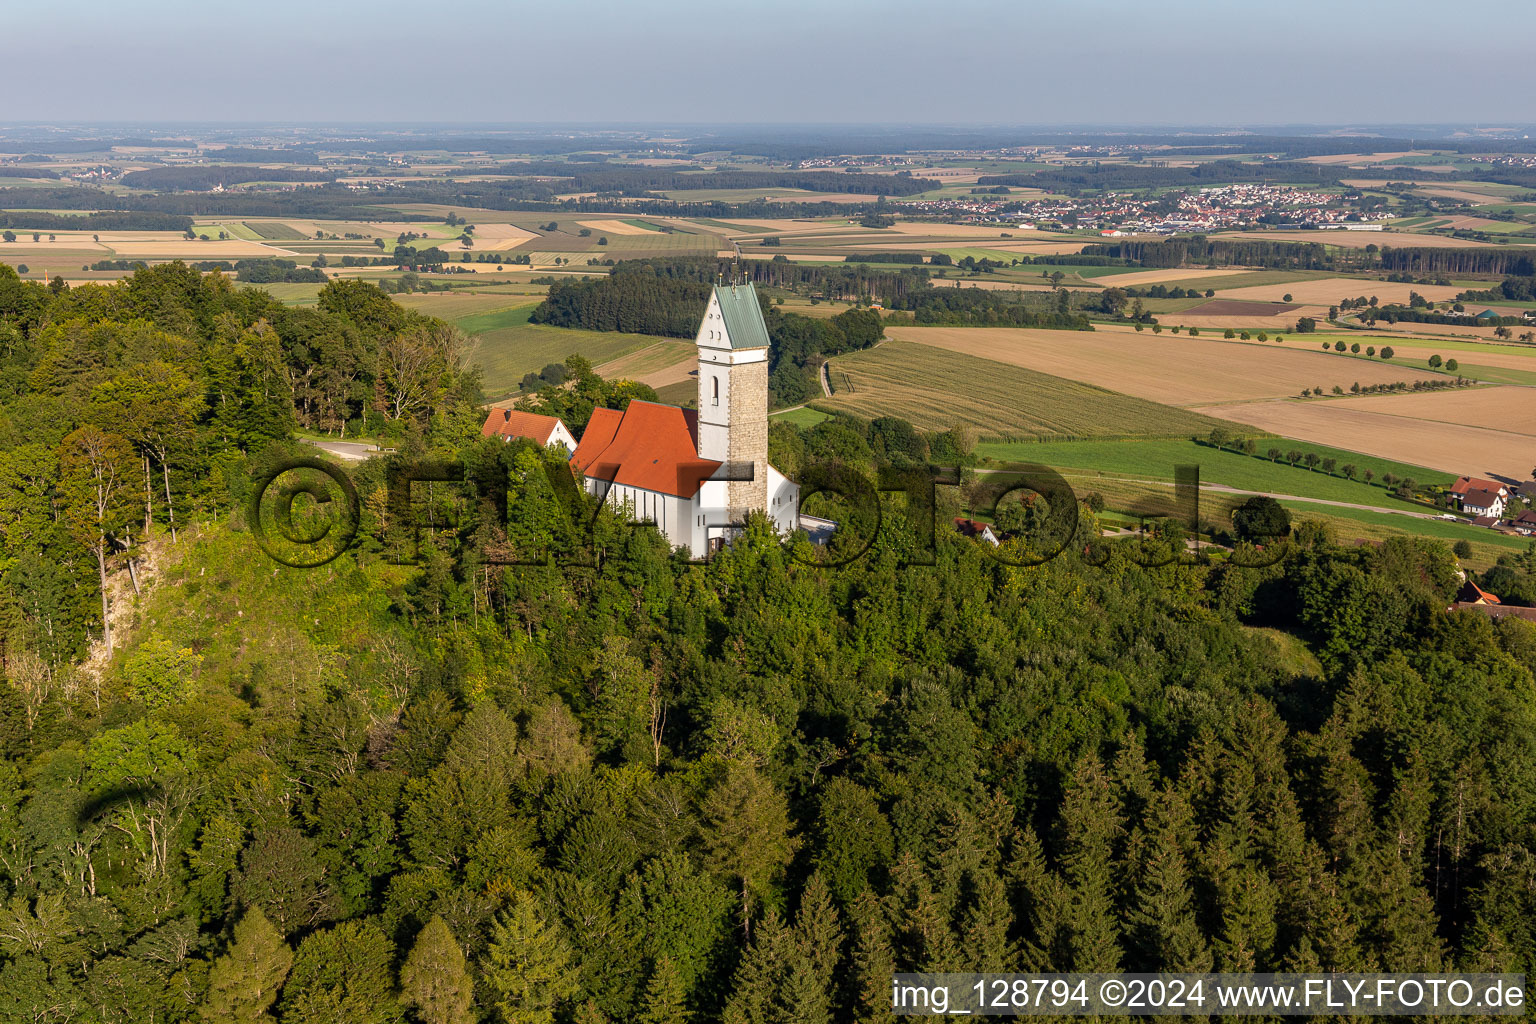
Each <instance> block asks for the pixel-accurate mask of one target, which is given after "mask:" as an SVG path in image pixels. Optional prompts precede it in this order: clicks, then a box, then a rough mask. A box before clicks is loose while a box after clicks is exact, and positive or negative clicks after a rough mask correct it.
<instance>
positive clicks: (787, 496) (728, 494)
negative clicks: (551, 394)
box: [481, 284, 800, 558]
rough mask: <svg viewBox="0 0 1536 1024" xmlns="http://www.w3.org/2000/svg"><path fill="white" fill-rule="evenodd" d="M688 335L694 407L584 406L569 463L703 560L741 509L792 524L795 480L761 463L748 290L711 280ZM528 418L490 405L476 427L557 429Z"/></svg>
mask: <svg viewBox="0 0 1536 1024" xmlns="http://www.w3.org/2000/svg"><path fill="white" fill-rule="evenodd" d="M694 343H695V345H696V346H697V348H698V353H699V369H698V384H699V401H698V408H697V409H696V410H695V409H680V408H678V407H676V406H671V405H658V404H656V403H655V402H640V401H633V402H630V403H629V405H628V407H627V408H625V409H624V410H623V411H619V410H617V409H597V410H594V411H593V413H592V418H591V419H590V420H589V421H588V422H587V429H586V430H585V431H584V432H583V433H582V436H581V441H580V442H579V443H578V444H577V445H576V446H575V451H574V453H573V454H572V455H571V465H572V466H573V467H575V468H576V469H577V470H580V472H581V473H582V475H583V477H584V478H585V481H586V488H587V490H588V491H589V492H591V493H592V494H595V495H597V496H598V497H600V498H602V499H603V500H604V501H605V502H607V503H609V504H610V505H613V506H615V507H619V508H623V507H627V508H628V509H629V514H630V515H631V516H632V517H633V518H635V519H637V520H641V521H648V522H651V523H654V524H656V528H657V529H658V530H660V531H661V533H662V534H663V535H664V536H665V537H666V538H667V540H668V541H670V542H671V543H672V544H673V546H675V547H681V548H686V549H687V550H688V551H689V553H690V554H692V556H693V557H695V558H704V557H706V556H708V555H709V554H711V553H713V552H715V551H719V550H720V549H721V547H723V546H724V545H725V544H727V543H728V542H729V541H730V540H731V538H732V536H733V535H734V534H735V533H736V532H737V531H739V530H740V524H741V523H742V522H743V521H744V520H745V518H746V515H747V513H748V512H752V511H756V512H762V513H764V514H766V515H767V517H768V519H769V520H770V521H771V522H772V523H773V525H774V527H775V528H776V529H777V530H778V531H779V532H780V533H786V534H787V533H790V532H792V531H793V530H794V529H795V528H796V527H797V525H798V524H799V507H800V488H799V485H798V484H796V483H794V481H792V480H790V479H789V478H788V477H786V476H785V475H784V474H782V473H780V472H779V471H778V470H776V469H774V468H773V467H772V466H771V465H769V464H768V328H767V325H765V324H764V323H763V313H762V309H761V308H760V307H759V306H758V302H757V292H756V290H755V289H754V288H753V287H752V286H751V285H750V284H739V285H737V284H732V285H717V286H716V287H715V289H714V291H713V292H712V293H711V295H710V297H709V306H708V308H707V309H706V310H705V312H704V319H703V320H702V321H701V322H700V324H699V333H698V337H697V338H696V339H695V340H694ZM525 415H526V414H525ZM537 419H538V420H539V421H541V422H539V423H537V424H531V423H530V424H525V423H524V422H523V421H522V420H520V419H519V418H518V417H517V414H513V415H512V416H508V415H507V414H506V413H505V412H504V411H503V410H499V409H492V410H491V413H490V416H489V417H488V418H487V420H486V424H485V427H484V428H483V429H482V431H481V432H482V433H483V434H484V435H486V436H488V437H489V436H502V437H507V438H510V437H514V436H533V435H534V434H535V433H538V434H539V435H541V436H542V437H543V438H546V439H548V438H553V437H560V436H561V434H562V432H563V431H564V429H565V428H564V424H560V425H559V428H558V429H556V428H555V427H554V426H553V425H552V424H546V423H543V422H542V420H545V419H552V417H537ZM558 422H559V421H558V420H556V421H555V423H558ZM525 431H526V432H525ZM569 436H570V435H569V433H568V432H565V433H564V434H563V437H569ZM562 439H563V438H562ZM535 440H539V438H535ZM540 443H546V444H547V443H550V442H549V441H548V440H542V441H540Z"/></svg>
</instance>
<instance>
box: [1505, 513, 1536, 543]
mask: <svg viewBox="0 0 1536 1024" xmlns="http://www.w3.org/2000/svg"><path fill="white" fill-rule="evenodd" d="M1509 525H1511V526H1513V527H1514V528H1515V532H1516V533H1518V534H1520V535H1521V536H1522V537H1530V536H1533V535H1536V512H1533V511H1531V510H1529V509H1527V510H1526V511H1524V512H1521V513H1520V514H1519V515H1518V516H1516V517H1515V518H1514V519H1511V520H1510V523H1509Z"/></svg>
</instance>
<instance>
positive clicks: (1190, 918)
mask: <svg viewBox="0 0 1536 1024" xmlns="http://www.w3.org/2000/svg"><path fill="white" fill-rule="evenodd" d="M1186 813H1187V808H1186V807H1185V806H1184V802H1183V800H1182V799H1181V798H1180V797H1179V796H1178V795H1177V794H1176V793H1173V792H1169V793H1164V794H1161V795H1160V796H1159V797H1158V798H1157V801H1156V803H1155V804H1154V808H1153V815H1154V816H1153V822H1152V828H1153V834H1152V836H1151V838H1150V839H1149V841H1148V850H1147V857H1146V861H1145V864H1144V866H1143V869H1142V871H1141V872H1140V873H1139V875H1138V878H1137V883H1136V887H1135V894H1134V896H1133V898H1132V900H1131V913H1130V917H1129V921H1130V925H1131V929H1132V931H1133V934H1134V936H1135V939H1136V942H1137V946H1138V948H1139V950H1140V952H1141V956H1142V957H1143V958H1144V959H1142V960H1141V962H1140V964H1139V966H1141V967H1142V968H1144V969H1147V970H1151V969H1152V968H1154V967H1155V968H1157V969H1158V970H1162V971H1188V972H1195V973H1200V972H1204V971H1209V970H1210V969H1211V953H1210V950H1209V948H1207V946H1206V943H1205V939H1204V938H1203V937H1202V936H1201V934H1200V926H1199V924H1198V922H1197V921H1196V920H1195V897H1194V892H1193V891H1192V889H1191V887H1190V877H1189V866H1188V863H1187V861H1186V860H1185V857H1184V850H1183V846H1182V844H1181V843H1180V841H1179V835H1178V831H1177V828H1178V822H1179V820H1180V819H1181V817H1183V815H1184V814H1186Z"/></svg>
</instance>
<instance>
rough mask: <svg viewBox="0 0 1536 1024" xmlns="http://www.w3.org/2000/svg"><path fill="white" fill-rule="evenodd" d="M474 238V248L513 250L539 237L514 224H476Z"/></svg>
mask: <svg viewBox="0 0 1536 1024" xmlns="http://www.w3.org/2000/svg"><path fill="white" fill-rule="evenodd" d="M625 226H626V227H628V225H625ZM636 230H640V229H638V228H637V229H636ZM474 237H475V247H476V248H479V249H515V248H517V247H518V246H519V245H522V244H523V243H524V242H531V241H533V239H535V238H538V237H539V236H538V235H537V234H535V233H534V232H532V231H525V230H523V229H522V228H520V227H518V226H517V225H516V224H476V225H475V236H474Z"/></svg>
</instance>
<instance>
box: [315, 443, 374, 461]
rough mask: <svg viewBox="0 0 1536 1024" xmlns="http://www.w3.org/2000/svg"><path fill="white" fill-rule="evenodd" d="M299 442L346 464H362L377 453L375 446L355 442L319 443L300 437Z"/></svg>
mask: <svg viewBox="0 0 1536 1024" xmlns="http://www.w3.org/2000/svg"><path fill="white" fill-rule="evenodd" d="M299 440H301V441H303V442H304V443H305V444H312V445H314V446H315V447H316V448H319V449H320V450H321V451H325V452H329V453H330V454H332V455H334V456H336V457H337V458H338V459H346V460H347V461H348V462H362V461H363V460H364V459H370V458H372V457H373V456H375V455H377V454H378V453H379V446H378V445H376V444H360V443H358V442H356V441H319V440H316V439H315V438H312V437H301V438H300V439H299Z"/></svg>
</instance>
